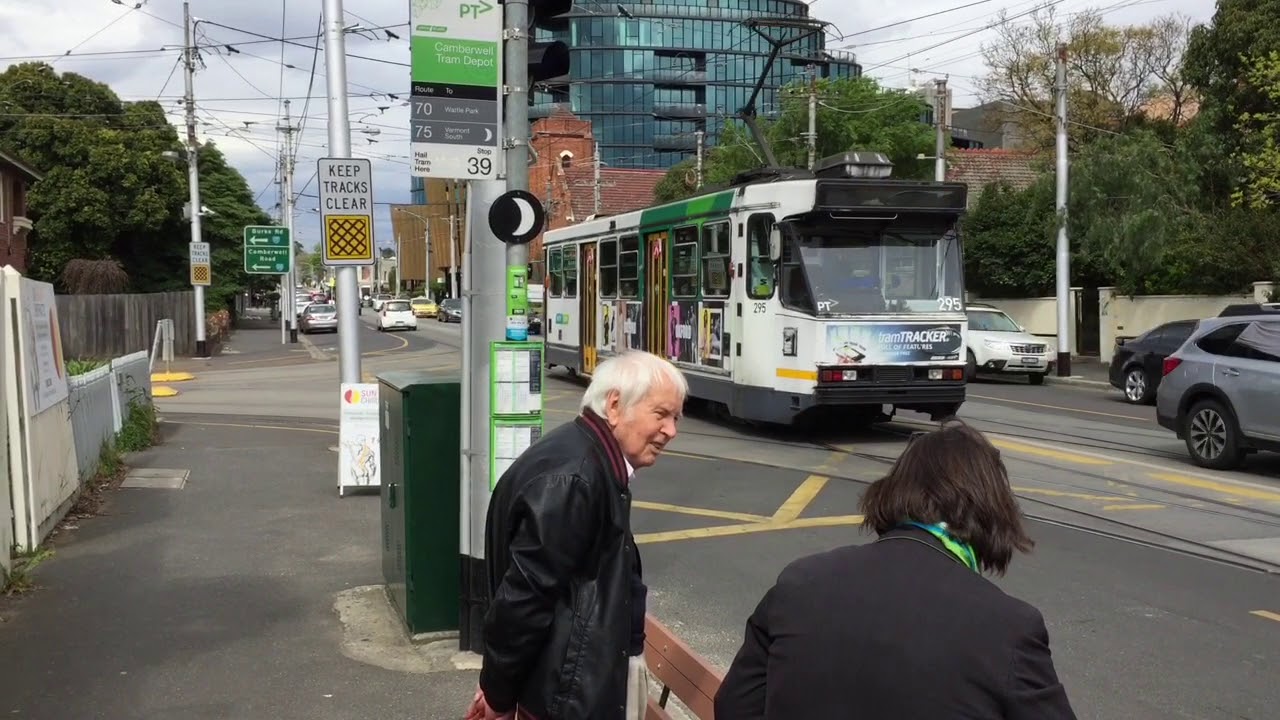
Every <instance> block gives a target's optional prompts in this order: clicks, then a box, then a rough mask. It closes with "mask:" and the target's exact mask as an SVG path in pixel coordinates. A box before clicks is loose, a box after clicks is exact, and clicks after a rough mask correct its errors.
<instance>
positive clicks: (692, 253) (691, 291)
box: [671, 227, 698, 298]
mask: <svg viewBox="0 0 1280 720" xmlns="http://www.w3.org/2000/svg"><path fill="white" fill-rule="evenodd" d="M671 294H672V295H673V296H675V297H678V298H696V297H698V228H696V227H682V228H678V229H676V240H675V252H674V253H672V258H671Z"/></svg>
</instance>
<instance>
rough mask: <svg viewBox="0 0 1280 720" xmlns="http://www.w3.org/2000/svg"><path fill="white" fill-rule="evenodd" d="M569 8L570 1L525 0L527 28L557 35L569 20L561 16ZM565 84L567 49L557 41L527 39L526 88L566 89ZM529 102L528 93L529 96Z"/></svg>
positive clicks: (567, 59) (571, 3)
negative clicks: (539, 86) (527, 19)
mask: <svg viewBox="0 0 1280 720" xmlns="http://www.w3.org/2000/svg"><path fill="white" fill-rule="evenodd" d="M572 9H573V0H529V18H530V20H532V22H531V23H530V25H531V26H532V27H534V28H539V29H542V30H549V31H551V32H559V31H563V30H567V29H568V27H569V19H568V18H566V17H563V16H564V15H565V13H568V12H569V11H570V10H572ZM568 84H569V46H568V45H566V44H564V43H563V42H560V41H559V40H555V41H550V42H535V41H534V40H532V39H530V40H529V86H530V87H533V86H535V85H546V86H560V85H564V86H567V85H568ZM530 98H531V99H532V93H530Z"/></svg>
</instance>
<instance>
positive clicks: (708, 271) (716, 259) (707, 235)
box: [702, 222, 729, 298]
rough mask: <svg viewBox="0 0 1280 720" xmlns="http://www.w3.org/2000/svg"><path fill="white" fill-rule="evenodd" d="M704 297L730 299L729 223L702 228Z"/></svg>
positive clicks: (713, 224)
mask: <svg viewBox="0 0 1280 720" xmlns="http://www.w3.org/2000/svg"><path fill="white" fill-rule="evenodd" d="M702 296H703V297H704V298H722V297H729V223H727V222H718V223H708V224H706V225H703V226H702Z"/></svg>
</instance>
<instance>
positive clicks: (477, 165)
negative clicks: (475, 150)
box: [467, 157, 493, 175]
mask: <svg viewBox="0 0 1280 720" xmlns="http://www.w3.org/2000/svg"><path fill="white" fill-rule="evenodd" d="M467 174H468V175H492V174H493V160H492V159H490V158H487V157H469V158H467Z"/></svg>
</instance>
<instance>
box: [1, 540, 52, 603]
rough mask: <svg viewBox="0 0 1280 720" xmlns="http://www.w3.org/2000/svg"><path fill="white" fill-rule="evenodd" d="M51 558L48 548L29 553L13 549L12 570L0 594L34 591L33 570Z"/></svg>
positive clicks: (50, 551)
mask: <svg viewBox="0 0 1280 720" xmlns="http://www.w3.org/2000/svg"><path fill="white" fill-rule="evenodd" d="M51 557H53V550H51V549H50V548H44V547H42V548H36V549H35V550H31V551H26V550H21V549H19V548H14V550H13V569H12V570H10V571H9V577H8V578H6V579H5V582H4V587H3V588H0V593H2V594H4V595H19V594H22V593H25V592H30V591H31V590H33V589H35V587H36V582H35V575H34V570H35V569H36V567H37V566H38V565H39V564H40V563H42V562H44V561H45V560H48V559H49V558H51Z"/></svg>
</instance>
